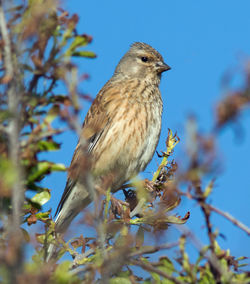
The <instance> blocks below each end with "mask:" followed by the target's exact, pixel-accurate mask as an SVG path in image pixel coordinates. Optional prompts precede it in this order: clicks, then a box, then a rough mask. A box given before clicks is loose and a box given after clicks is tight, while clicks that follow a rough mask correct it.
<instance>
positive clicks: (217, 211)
mask: <svg viewBox="0 0 250 284" xmlns="http://www.w3.org/2000/svg"><path fill="white" fill-rule="evenodd" d="M207 206H209V208H210V210H212V211H214V212H216V213H218V214H220V215H221V216H223V217H224V218H226V219H227V220H229V221H230V222H232V223H233V224H234V225H235V226H237V227H239V228H240V229H241V230H243V231H244V232H246V233H247V234H248V235H250V228H248V227H247V226H246V225H245V224H243V223H241V222H240V221H239V220H237V219H236V218H234V217H233V216H232V215H231V214H229V213H228V212H224V211H221V210H220V209H218V208H216V207H214V206H212V205H207Z"/></svg>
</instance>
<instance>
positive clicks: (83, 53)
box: [71, 51, 96, 58]
mask: <svg viewBox="0 0 250 284" xmlns="http://www.w3.org/2000/svg"><path fill="white" fill-rule="evenodd" d="M71 55H72V56H75V57H87V58H96V54H95V53H94V52H92V51H74V52H72V53H71Z"/></svg>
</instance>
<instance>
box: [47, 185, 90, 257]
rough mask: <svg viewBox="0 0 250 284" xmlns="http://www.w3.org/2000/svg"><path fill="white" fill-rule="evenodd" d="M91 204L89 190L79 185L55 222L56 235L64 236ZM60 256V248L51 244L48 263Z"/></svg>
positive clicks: (74, 188) (72, 191)
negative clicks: (76, 218) (78, 216)
mask: <svg viewBox="0 0 250 284" xmlns="http://www.w3.org/2000/svg"><path fill="white" fill-rule="evenodd" d="M90 202H91V197H90V194H89V192H88V190H87V189H86V188H85V187H84V186H82V185H81V184H79V183H76V185H75V186H74V187H73V188H72V190H71V192H70V194H69V196H68V198H67V199H66V200H65V202H64V204H63V207H62V208H61V210H60V212H59V214H58V215H57V218H56V220H55V231H56V235H57V236H58V234H59V235H63V234H64V233H65V232H66V230H67V229H68V227H69V226H70V224H71V222H72V220H73V219H74V218H75V217H76V215H77V214H78V213H79V212H80V211H81V210H82V209H84V208H85V207H87V206H88V205H89V203H90ZM57 256H58V246H57V245H56V244H53V243H51V244H49V247H48V249H47V256H46V262H48V261H50V260H52V259H56V258H57Z"/></svg>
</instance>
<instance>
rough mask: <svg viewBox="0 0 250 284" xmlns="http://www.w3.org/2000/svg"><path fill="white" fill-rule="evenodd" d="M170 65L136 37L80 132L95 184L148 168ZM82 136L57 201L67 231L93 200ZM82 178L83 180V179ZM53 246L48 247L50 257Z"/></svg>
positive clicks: (117, 183) (112, 183)
mask: <svg viewBox="0 0 250 284" xmlns="http://www.w3.org/2000/svg"><path fill="white" fill-rule="evenodd" d="M169 69H170V67H169V66H168V65H167V64H165V63H164V61H163V58H162V56H161V55H160V54H159V53H158V52H157V51H156V50H155V49H153V48H152V47H151V46H149V45H147V44H145V43H140V42H137V43H134V44H133V45H132V46H131V48H130V50H129V51H128V52H127V53H126V54H125V55H124V56H123V58H122V59H121V60H120V62H119V64H118V65H117V67H116V70H115V72H114V75H113V76H112V78H111V79H110V80H109V81H108V82H107V83H106V84H105V86H104V87H103V88H102V89H101V91H100V92H99V93H98V95H97V97H96V99H95V100H94V102H93V104H92V106H91V108H90V109H89V111H88V113H87V115H86V117H85V120H84V124H83V128H82V134H81V136H82V137H84V138H85V139H86V140H87V142H88V145H87V146H88V147H87V148H88V149H87V152H88V153H89V155H90V160H91V165H90V169H91V172H92V174H93V181H94V184H95V185H97V186H99V187H102V186H103V181H104V179H105V181H107V180H108V184H107V182H106V184H105V186H106V188H105V189H107V188H108V187H111V190H112V192H115V191H116V190H118V189H119V188H120V187H121V186H122V185H123V184H124V183H125V182H127V181H128V180H129V179H131V178H132V177H134V176H136V175H137V174H138V173H139V172H141V171H143V170H144V169H145V167H146V166H147V164H148V163H149V162H150V160H151V159H152V156H153V154H154V152H155V149H156V146H157V143H158V140H159V136H160V131H161V115H162V99H161V94H160V91H159V84H160V79H161V73H162V72H164V71H166V70H169ZM80 143H81V138H80V139H79V143H78V145H77V147H76V150H75V153H74V156H73V159H72V162H71V165H70V168H69V176H68V181H67V184H66V187H65V190H64V193H63V196H62V199H61V201H60V203H59V206H58V211H59V214H58V217H57V219H56V221H55V222H56V231H57V232H59V233H64V232H65V231H66V229H67V227H68V226H69V224H70V223H71V221H72V219H73V218H74V217H75V216H76V215H77V214H78V213H79V212H80V210H82V209H83V208H84V207H86V206H87V205H88V204H89V203H90V202H91V194H90V193H89V192H87V190H86V189H85V187H84V182H86V181H85V180H84V178H83V177H82V175H83V172H84V169H82V166H83V167H84V165H83V164H84V163H82V161H81V159H82V158H83V157H85V154H84V150H83V149H82V147H81V144H80ZM80 179H81V184H80V183H79V180H80ZM52 250H53V248H52V247H50V248H49V257H48V259H49V258H50V257H51V255H52V253H51V252H52Z"/></svg>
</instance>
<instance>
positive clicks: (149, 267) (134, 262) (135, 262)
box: [131, 260, 185, 284]
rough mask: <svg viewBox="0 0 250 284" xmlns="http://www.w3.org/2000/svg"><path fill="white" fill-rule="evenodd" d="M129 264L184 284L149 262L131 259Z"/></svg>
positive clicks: (176, 283) (178, 283)
mask: <svg viewBox="0 0 250 284" xmlns="http://www.w3.org/2000/svg"><path fill="white" fill-rule="evenodd" d="M131 264H132V265H136V266H140V267H141V268H143V269H145V270H146V271H150V272H155V273H157V274H159V275H160V276H162V277H164V278H166V279H168V280H170V281H172V282H174V283H175V284H185V283H184V282H182V281H180V280H178V279H177V278H176V277H174V276H171V275H169V274H167V273H166V272H164V271H162V270H160V269H158V268H155V267H154V266H152V265H151V264H149V263H145V262H142V261H140V260H132V261H131Z"/></svg>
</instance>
